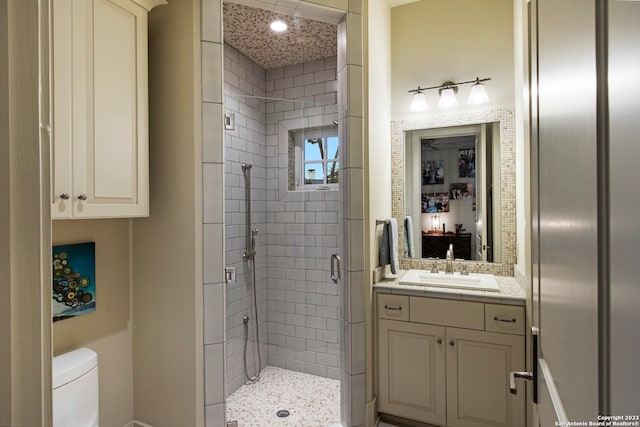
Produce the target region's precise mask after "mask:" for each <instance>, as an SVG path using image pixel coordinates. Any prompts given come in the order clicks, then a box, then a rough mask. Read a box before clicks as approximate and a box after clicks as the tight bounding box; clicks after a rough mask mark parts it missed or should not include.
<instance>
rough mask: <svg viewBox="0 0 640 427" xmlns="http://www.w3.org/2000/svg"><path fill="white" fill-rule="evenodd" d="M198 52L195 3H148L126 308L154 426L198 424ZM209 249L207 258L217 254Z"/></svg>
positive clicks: (142, 398)
mask: <svg viewBox="0 0 640 427" xmlns="http://www.w3.org/2000/svg"><path fill="white" fill-rule="evenodd" d="M200 58H201V49H200V1H198V0H174V1H170V2H169V3H168V4H167V5H163V6H159V7H157V8H155V9H153V10H152V11H151V13H150V15H149V71H150V74H149V113H150V114H149V131H150V132H149V140H150V150H149V151H150V159H149V164H150V189H151V194H150V203H151V205H150V216H149V217H148V218H141V219H135V220H133V227H132V230H133V232H132V239H133V244H132V265H133V266H134V268H133V281H132V288H133V300H132V304H133V325H134V328H133V355H134V359H133V363H134V370H133V372H134V414H135V418H136V420H138V421H140V422H143V423H146V424H150V425H152V426H154V427H173V426H182V425H184V426H195V427H201V426H203V425H204V413H205V409H204V403H205V399H204V384H203V372H204V367H203V363H204V362H203V359H204V346H203V337H204V339H207V338H208V337H206V336H205V335H204V331H203V301H205V296H204V295H203V285H202V284H203V279H202V277H203V274H206V273H207V272H206V271H204V272H203V252H204V250H206V249H208V248H207V247H205V248H203V246H204V245H203V231H202V229H203V227H202V221H203V220H202V218H203V214H202V193H201V191H202V190H201V189H202V166H201V158H202V136H201V129H202V125H201V105H200V100H201V96H202V95H201V90H202V89H201V79H200V70H201V63H200ZM215 244H216V247H217V245H218V244H219V241H215ZM211 246H213V245H212V244H210V245H209V248H211ZM218 253H219V252H218ZM208 255H209V257H208V258H206V259H205V262H208V261H210V260H211V261H215V260H216V259H217V258H219V257H220V256H219V255H218V257H216V256H215V255H211V254H210V253H209V252H208ZM220 278H222V273H221V272H220ZM220 323H221V324H222V322H220ZM220 347H222V345H220ZM220 354H222V350H220ZM220 364H222V361H221V362H220ZM207 374H210V372H209V373H207ZM221 383H222V380H220V381H218V382H217V383H216V382H215V381H212V384H213V385H212V387H215V386H216V385H218V384H219V385H220V390H222V385H221ZM220 394H221V393H220ZM208 397H211V396H208Z"/></svg>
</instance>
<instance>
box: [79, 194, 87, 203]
mask: <svg viewBox="0 0 640 427" xmlns="http://www.w3.org/2000/svg"><path fill="white" fill-rule="evenodd" d="M78 199H80V200H82V201H85V200H87V195H86V194H84V193H82V194H80V195H79V196H78Z"/></svg>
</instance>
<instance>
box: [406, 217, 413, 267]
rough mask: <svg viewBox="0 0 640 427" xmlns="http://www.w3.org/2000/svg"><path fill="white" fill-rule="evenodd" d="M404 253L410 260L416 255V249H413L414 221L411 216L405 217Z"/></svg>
mask: <svg viewBox="0 0 640 427" xmlns="http://www.w3.org/2000/svg"><path fill="white" fill-rule="evenodd" d="M404 253H406V254H407V257H409V258H413V257H414V254H415V248H414V247H413V220H412V219H411V217H410V216H409V215H407V216H405V217H404Z"/></svg>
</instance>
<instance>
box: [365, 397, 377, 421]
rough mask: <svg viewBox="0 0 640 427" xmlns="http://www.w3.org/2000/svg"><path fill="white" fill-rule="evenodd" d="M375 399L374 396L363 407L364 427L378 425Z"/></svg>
mask: <svg viewBox="0 0 640 427" xmlns="http://www.w3.org/2000/svg"><path fill="white" fill-rule="evenodd" d="M376 399H377V397H376V396H374V397H373V399H372V400H371V401H370V402H367V404H366V407H365V422H364V425H365V426H366V427H374V426H376V425H378V419H377V418H378V414H377V413H376Z"/></svg>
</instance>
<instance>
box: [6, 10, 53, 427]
mask: <svg viewBox="0 0 640 427" xmlns="http://www.w3.org/2000/svg"><path fill="white" fill-rule="evenodd" d="M48 17H49V15H48V8H47V4H45V2H42V1H37V0H27V1H24V0H20V1H17V0H9V1H4V2H0V91H1V92H2V96H1V97H0V170H1V172H0V195H1V196H0V202H1V203H0V205H1V207H0V255H2V260H1V261H0V268H2V273H3V284H2V290H3V297H2V301H0V313H2V314H0V321H1V323H0V348H1V350H0V424H2V425H30V426H43V427H47V426H49V425H50V424H51V401H50V395H51V334H50V332H51V303H50V302H51V285H50V283H51V273H50V272H51V252H50V250H51V238H50V236H51V217H50V208H49V203H50V201H49V164H48V159H49V144H48V135H47V132H46V125H48V124H49V123H50V121H49V110H48V106H49V99H48V94H49V84H48V81H49V74H48V71H49V70H48V66H47V65H48V55H47V52H46V50H41V49H39V46H43V45H44V46H47V45H48V39H47V35H48V22H49V20H48ZM40 125H42V127H41V126H40ZM25 302H26V303H25Z"/></svg>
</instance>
